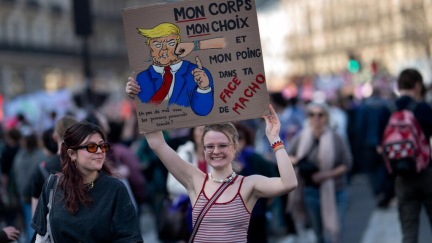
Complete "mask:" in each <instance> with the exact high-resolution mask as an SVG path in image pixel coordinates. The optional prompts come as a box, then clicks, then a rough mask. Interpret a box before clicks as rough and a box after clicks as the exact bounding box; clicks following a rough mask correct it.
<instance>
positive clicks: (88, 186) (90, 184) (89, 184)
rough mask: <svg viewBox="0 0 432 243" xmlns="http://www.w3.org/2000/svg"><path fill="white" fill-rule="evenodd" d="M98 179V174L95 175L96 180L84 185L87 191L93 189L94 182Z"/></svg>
mask: <svg viewBox="0 0 432 243" xmlns="http://www.w3.org/2000/svg"><path fill="white" fill-rule="evenodd" d="M98 177H99V173H98V174H97V176H96V178H95V179H94V180H92V181H91V182H90V183H86V184H84V186H85V187H87V190H90V189H92V188H93V187H94V181H95V180H96V179H97V178H98Z"/></svg>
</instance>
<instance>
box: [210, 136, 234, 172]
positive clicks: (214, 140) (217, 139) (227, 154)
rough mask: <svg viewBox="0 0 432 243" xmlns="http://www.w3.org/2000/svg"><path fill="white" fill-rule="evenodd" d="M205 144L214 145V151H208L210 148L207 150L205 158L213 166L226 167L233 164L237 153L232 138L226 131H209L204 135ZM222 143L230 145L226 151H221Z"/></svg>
mask: <svg viewBox="0 0 432 243" xmlns="http://www.w3.org/2000/svg"><path fill="white" fill-rule="evenodd" d="M229 144H230V145H229ZM204 145H205V146H207V145H213V146H214V151H213V152H211V153H208V150H207V151H205V160H206V161H207V163H209V164H210V165H211V167H213V168H224V167H226V166H231V162H232V161H233V159H234V155H235V148H234V145H233V143H232V142H231V140H230V139H229V138H228V137H227V136H226V135H225V134H224V133H221V132H216V131H208V132H207V133H206V134H205V136H204ZM220 145H228V147H227V149H226V151H221V150H220V149H219V146H220Z"/></svg>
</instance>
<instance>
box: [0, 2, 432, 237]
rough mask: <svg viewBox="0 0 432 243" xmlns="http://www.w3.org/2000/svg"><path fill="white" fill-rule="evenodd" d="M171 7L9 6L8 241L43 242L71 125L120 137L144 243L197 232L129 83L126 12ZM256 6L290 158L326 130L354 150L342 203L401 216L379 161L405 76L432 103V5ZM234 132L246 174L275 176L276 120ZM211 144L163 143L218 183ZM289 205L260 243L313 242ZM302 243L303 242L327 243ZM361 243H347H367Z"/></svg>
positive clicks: (1, 149)
mask: <svg viewBox="0 0 432 243" xmlns="http://www.w3.org/2000/svg"><path fill="white" fill-rule="evenodd" d="M160 2H164V1H161V0H150V1H149V0H124V1H119V0H82V1H81V0H79V1H73V0H0V124H1V126H0V168H1V177H0V178H1V190H0V196H1V200H0V228H1V229H3V228H4V227H6V226H9V225H13V226H14V227H15V228H16V229H18V230H20V231H21V234H20V237H19V242H27V239H28V235H29V234H31V230H29V220H30V219H31V197H32V190H33V188H32V183H31V182H32V178H34V174H35V173H37V172H36V171H37V170H39V169H40V168H39V167H40V164H41V162H44V161H48V160H49V159H50V158H52V157H53V156H55V154H56V153H57V149H58V147H57V141H55V140H54V139H53V134H54V133H55V131H54V128H55V124H56V123H57V122H58V121H59V120H60V119H61V118H63V117H65V116H67V117H72V118H74V119H76V120H83V119H88V120H90V121H92V122H94V123H96V124H99V125H100V126H101V127H102V128H103V129H104V131H105V133H107V134H108V139H109V141H108V142H110V143H111V144H112V148H113V150H114V151H115V154H111V155H110V156H112V158H113V160H114V162H115V163H116V165H117V172H118V173H119V174H121V175H122V178H123V179H124V182H125V183H126V184H127V186H128V187H129V189H130V193H131V196H132V197H133V199H134V202H135V205H136V209H137V212H138V213H139V215H140V216H141V219H142V220H141V223H142V225H141V227H142V229H143V234H144V233H145V232H150V231H151V232H150V233H149V234H150V235H155V236H154V237H153V236H145V237H144V239H145V240H146V239H147V241H146V242H159V241H158V240H160V242H174V241H175V240H176V239H171V238H170V237H169V235H174V233H173V232H185V229H186V230H187V227H190V225H189V224H179V223H178V222H183V221H184V222H186V221H187V220H190V210H191V205H190V204H188V197H187V195H185V194H186V193H185V191H183V190H184V188H182V187H181V186H179V185H178V182H177V181H175V179H174V178H173V177H172V176H171V175H169V174H168V172H167V170H166V169H165V168H164V166H163V164H162V163H161V162H160V161H159V160H158V158H157V157H156V156H155V154H154V153H153V152H152V151H151V149H150V148H149V146H148V144H147V143H146V140H145V138H144V137H143V136H142V135H141V134H139V132H138V127H137V122H136V113H135V107H134V103H133V101H132V100H131V99H130V98H128V97H127V95H126V94H125V92H124V86H125V83H126V81H127V77H128V76H129V75H130V69H129V66H128V59H127V52H126V43H125V39H124V32H123V23H122V18H121V8H125V7H132V6H140V5H146V4H151V3H160ZM256 6H257V10H258V20H259V27H260V34H261V36H260V37H261V44H262V49H263V58H264V63H265V71H266V80H268V82H267V89H268V91H269V96H270V98H269V100H270V103H271V104H272V105H273V107H274V108H275V110H276V112H277V113H278V116H279V119H280V120H281V124H282V131H281V138H282V139H283V141H284V144H285V147H286V149H287V151H292V153H290V155H295V152H294V151H295V150H296V148H294V147H293V146H294V144H295V143H294V141H295V138H296V137H297V136H298V135H299V134H300V133H301V131H302V129H304V128H305V127H309V126H312V127H313V126H319V122H317V121H316V120H319V119H323V121H325V122H324V123H325V124H326V122H327V121H328V124H329V127H330V128H331V129H332V130H333V131H334V132H335V133H336V134H338V135H339V137H341V138H342V140H341V141H340V142H341V143H342V146H343V147H346V148H347V149H348V150H349V151H348V152H349V155H347V160H349V161H350V163H349V165H348V166H347V168H348V169H349V171H348V172H347V173H346V174H345V175H344V177H346V182H345V181H344V182H343V183H341V185H340V187H341V189H345V188H350V187H351V186H352V182H353V178H356V176H357V175H360V176H363V177H364V178H367V182H368V184H367V188H368V189H367V190H368V192H370V194H371V195H372V196H370V200H371V202H372V203H370V205H372V206H374V207H375V206H376V207H378V208H384V209H385V208H388V207H391V205H392V202H393V201H392V199H393V198H394V190H393V183H394V182H393V179H392V178H390V177H389V176H388V175H387V173H386V170H385V167H384V164H383V161H382V157H381V156H380V155H379V154H377V152H376V150H375V147H376V146H377V145H379V143H380V136H381V135H379V134H378V132H377V131H378V126H379V124H378V123H379V121H378V116H379V112H380V111H381V110H382V109H383V108H385V107H388V106H390V104H391V103H392V101H394V100H395V99H396V98H397V97H398V95H399V93H398V89H397V85H396V77H397V75H398V74H399V72H400V71H402V70H403V69H404V68H407V67H413V68H416V69H417V70H419V71H420V72H421V73H422V75H423V79H424V86H423V91H422V97H421V99H422V100H424V101H425V102H428V103H429V104H431V103H432V89H431V86H430V85H431V81H432V62H431V45H432V42H431V40H432V39H431V38H432V14H430V13H431V12H432V2H431V1H426V0H398V1H387V0H386V1H373V0H350V1H340V0H325V1H312V0H307V1H305V0H256ZM429 33H431V34H429ZM310 102H316V103H323V102H326V103H327V104H328V106H325V108H323V109H325V110H322V111H321V112H320V111H319V109H318V111H317V110H311V109H309V108H310V107H309V108H307V105H308V104H309V103H310ZM320 114H321V115H320ZM235 125H236V127H237V129H238V131H239V133H240V149H239V153H238V156H237V159H236V163H234V164H233V166H234V170H235V171H236V172H238V173H240V174H242V175H250V174H262V175H266V176H277V173H278V171H277V169H276V165H275V157H274V154H273V152H272V150H271V147H270V146H269V145H268V141H267V140H266V137H265V131H264V128H265V124H264V120H262V119H254V120H246V121H241V122H236V123H235ZM201 133H202V127H196V128H191V129H180V130H171V131H166V132H165V136H166V139H167V141H168V143H169V144H170V146H172V147H173V148H174V149H176V150H177V151H178V153H179V154H180V155H181V156H182V158H183V159H185V160H187V161H189V162H191V163H194V164H196V165H197V166H198V167H199V168H200V169H201V170H203V171H206V172H209V171H208V167H207V166H206V164H205V161H204V162H203V159H204V155H203V149H202V147H201V146H200V142H199V138H200V136H201V135H200V134H201ZM54 137H55V136H54ZM291 147H292V148H291ZM297 151H298V149H297ZM348 192H349V189H348ZM352 198H353V196H352V195H350V194H349V193H348V195H347V198H346V203H347V204H346V208H347V209H346V210H347V212H350V210H353V207H351V209H350V205H351V206H352V204H353V200H352ZM289 204H290V203H289V198H288V197H287V196H284V197H280V198H276V199H273V200H262V201H260V202H259V203H257V205H256V206H255V209H254V211H253V213H252V219H251V226H250V227H251V228H250V234H251V235H252V236H254V238H255V241H251V242H267V241H277V240H278V239H281V237H284V236H287V235H297V236H298V235H302V234H304V232H303V231H301V230H299V228H301V227H298V223H299V222H297V217H296V216H295V215H292V214H291V213H290V210H289V206H288V205H289ZM310 220H311V219H309V221H310ZM306 221H308V220H306ZM304 225H305V228H306V229H310V228H312V226H313V225H312V224H311V222H306V223H305V224H304ZM184 227H186V228H184ZM149 229H151V230H149ZM300 231H301V232H300ZM358 231H360V232H363V231H364V228H363V229H358ZM152 232H153V233H152ZM305 232H307V230H306V231H305ZM305 234H307V233H305ZM360 235H361V233H360ZM399 235H400V234H399ZM146 237H147V238H146ZM149 237H150V238H149ZM151 237H153V238H151ZM176 237H177V238H181V237H183V238H184V237H185V236H181V233H178V234H177V236H176ZM302 237H303V238H304V240H305V241H304V242H312V241H313V240H314V239H315V238H316V237H315V238H314V236H313V235H312V236H311V235H309V236H308V235H302ZM429 237H430V235H429ZM429 239H430V238H429ZM308 240H310V241H308ZM356 240H357V241H355V240H354V241H349V242H360V240H361V238H360V237H357V239H356ZM377 242H384V241H377Z"/></svg>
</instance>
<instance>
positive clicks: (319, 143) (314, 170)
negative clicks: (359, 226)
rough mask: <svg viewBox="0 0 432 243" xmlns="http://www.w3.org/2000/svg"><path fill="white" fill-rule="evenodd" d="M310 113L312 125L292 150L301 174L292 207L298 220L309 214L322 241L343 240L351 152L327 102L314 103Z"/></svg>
mask: <svg viewBox="0 0 432 243" xmlns="http://www.w3.org/2000/svg"><path fill="white" fill-rule="evenodd" d="M307 114H308V125H307V126H306V127H305V128H304V129H303V130H302V131H301V133H300V134H299V136H298V137H297V138H296V139H295V140H294V142H293V143H292V144H291V147H290V150H289V155H290V158H291V160H292V161H293V163H294V164H296V166H297V168H298V178H299V185H298V188H297V189H296V190H295V191H294V192H293V193H292V194H290V204H291V207H290V208H291V210H292V213H293V216H294V218H295V221H296V222H297V223H298V222H304V220H305V219H304V215H307V216H308V218H309V220H310V221H311V224H312V227H313V230H314V231H315V233H316V235H317V238H318V242H319V243H323V242H340V237H341V232H342V226H343V223H344V221H343V219H344V215H345V212H346V208H347V204H348V198H347V193H346V190H345V188H346V178H345V174H346V173H347V172H348V171H349V169H350V168H351V164H352V158H351V153H350V151H349V149H348V145H347V143H346V142H345V141H344V140H343V139H342V138H341V137H340V136H339V135H338V134H337V133H336V132H334V131H333V130H331V129H330V127H329V108H328V106H327V105H326V104H325V103H310V104H309V105H308V106H307ZM303 205H304V206H305V207H303ZM303 208H304V209H305V211H306V214H304V212H303ZM299 226H301V225H299Z"/></svg>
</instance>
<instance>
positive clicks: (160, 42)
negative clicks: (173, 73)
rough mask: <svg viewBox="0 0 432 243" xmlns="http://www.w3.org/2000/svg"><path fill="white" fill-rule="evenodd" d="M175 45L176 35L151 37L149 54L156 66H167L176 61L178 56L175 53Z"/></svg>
mask: <svg viewBox="0 0 432 243" xmlns="http://www.w3.org/2000/svg"><path fill="white" fill-rule="evenodd" d="M176 47H177V35H174V34H172V35H169V36H167V37H160V38H152V39H151V41H150V55H151V56H152V58H153V63H154V65H156V66H162V67H165V66H169V65H172V64H175V63H177V62H178V60H179V57H178V56H177V55H176V54H175V49H176Z"/></svg>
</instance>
